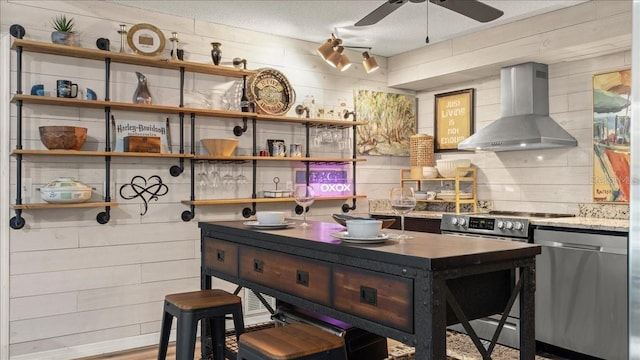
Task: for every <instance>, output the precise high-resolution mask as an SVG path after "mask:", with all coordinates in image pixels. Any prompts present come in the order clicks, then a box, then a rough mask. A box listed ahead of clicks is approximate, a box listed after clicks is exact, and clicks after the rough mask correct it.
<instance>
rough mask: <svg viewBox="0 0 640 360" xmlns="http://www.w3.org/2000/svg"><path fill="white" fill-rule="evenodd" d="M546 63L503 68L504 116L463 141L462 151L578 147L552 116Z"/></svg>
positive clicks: (460, 147) (501, 89)
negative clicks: (550, 115)
mask: <svg viewBox="0 0 640 360" xmlns="http://www.w3.org/2000/svg"><path fill="white" fill-rule="evenodd" d="M547 74H548V71H547V65H545V64H539V63H534V62H529V63H524V64H520V65H515V66H510V67H505V68H502V69H501V70H500V91H501V94H500V101H501V102H500V103H501V117H500V118H499V119H498V120H495V121H494V122H492V123H491V124H489V125H487V126H485V127H484V128H482V129H480V130H478V132H476V133H475V134H473V135H471V136H470V137H468V138H467V139H465V140H464V141H462V142H461V143H460V144H458V149H460V150H487V151H514V150H533V149H550V148H559V147H569V146H577V145H578V141H577V140H576V139H575V138H574V137H573V136H571V134H569V133H568V132H567V131H565V130H564V129H563V128H562V127H560V125H558V124H557V123H556V122H555V121H554V120H553V119H552V118H551V117H549V81H548V76H547Z"/></svg>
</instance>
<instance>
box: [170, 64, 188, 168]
mask: <svg viewBox="0 0 640 360" xmlns="http://www.w3.org/2000/svg"><path fill="white" fill-rule="evenodd" d="M184 71H185V70H184V67H182V66H181V67H180V104H179V105H178V106H179V107H181V108H182V107H184ZM178 116H179V117H180V150H179V151H180V154H184V113H183V112H180V114H179V115H178ZM167 129H169V118H167ZM167 136H171V134H167ZM169 140H170V139H169ZM179 162H180V165H173V166H171V168H170V169H169V174H171V176H173V177H178V176H180V174H182V173H183V172H184V158H180V160H179Z"/></svg>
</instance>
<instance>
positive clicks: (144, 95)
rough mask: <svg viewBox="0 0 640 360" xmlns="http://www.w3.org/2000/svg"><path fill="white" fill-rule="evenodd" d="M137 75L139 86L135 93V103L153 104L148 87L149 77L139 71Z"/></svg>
mask: <svg viewBox="0 0 640 360" xmlns="http://www.w3.org/2000/svg"><path fill="white" fill-rule="evenodd" d="M136 76H138V87H137V88H136V92H134V93H133V102H134V103H135V104H151V92H150V91H149V88H148V87H147V78H146V77H145V76H144V75H142V74H141V73H139V72H137V71H136Z"/></svg>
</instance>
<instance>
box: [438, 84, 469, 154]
mask: <svg viewBox="0 0 640 360" xmlns="http://www.w3.org/2000/svg"><path fill="white" fill-rule="evenodd" d="M474 92H475V89H465V90H458V91H452V92H448V93H443V94H436V95H435V109H434V117H435V120H434V124H433V133H434V134H435V136H434V140H435V141H434V151H435V152H444V151H455V150H458V144H459V143H460V142H461V141H462V140H464V139H466V138H468V137H469V136H471V135H472V134H473V131H474V130H473V129H474V128H473V126H474V122H475V121H474V109H475V100H474Z"/></svg>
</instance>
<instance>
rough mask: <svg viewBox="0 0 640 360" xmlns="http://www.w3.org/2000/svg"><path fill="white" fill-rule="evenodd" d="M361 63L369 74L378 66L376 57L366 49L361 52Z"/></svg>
mask: <svg viewBox="0 0 640 360" xmlns="http://www.w3.org/2000/svg"><path fill="white" fill-rule="evenodd" d="M362 65H364V69H365V71H366V72H367V74H370V73H372V72H374V71H376V70H378V69H379V68H380V66H378V62H377V61H376V58H374V57H373V56H371V55H369V52H368V51H365V52H363V53H362Z"/></svg>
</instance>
